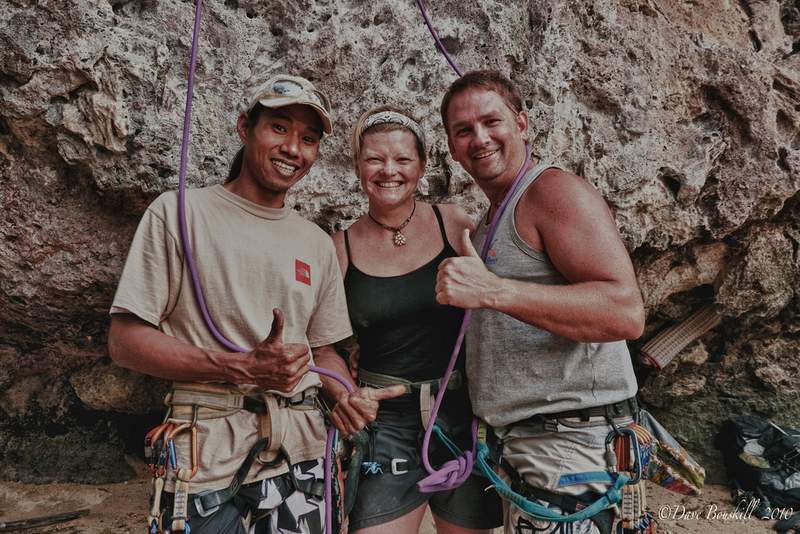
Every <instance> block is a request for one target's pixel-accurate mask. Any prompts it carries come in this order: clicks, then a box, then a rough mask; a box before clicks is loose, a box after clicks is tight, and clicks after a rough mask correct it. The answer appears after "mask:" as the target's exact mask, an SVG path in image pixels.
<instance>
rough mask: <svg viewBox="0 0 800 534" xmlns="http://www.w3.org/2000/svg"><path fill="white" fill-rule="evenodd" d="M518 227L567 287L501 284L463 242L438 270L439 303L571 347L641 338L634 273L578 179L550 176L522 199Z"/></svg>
mask: <svg viewBox="0 0 800 534" xmlns="http://www.w3.org/2000/svg"><path fill="white" fill-rule="evenodd" d="M516 222H517V228H518V230H519V232H520V235H521V237H522V238H523V240H525V242H527V243H528V244H529V245H531V246H532V247H533V248H536V249H539V250H544V251H545V252H546V253H547V255H548V257H549V258H550V261H551V262H552V263H553V266H554V267H555V269H556V270H557V271H558V272H559V273H561V275H562V276H563V277H564V278H565V279H566V280H567V284H565V285H543V284H536V283H531V282H522V281H518V280H510V279H504V278H500V277H498V276H496V275H495V274H493V273H491V272H490V271H488V270H487V269H486V268H485V266H484V265H483V263H482V262H481V260H480V258H479V257H478V254H477V253H476V252H475V251H474V249H473V248H472V247H471V243H464V247H466V246H467V245H469V255H468V256H462V257H460V258H449V259H447V260H445V261H444V262H442V264H441V265H440V267H439V275H438V278H437V284H436V298H437V300H438V301H439V302H440V303H443V304H451V305H454V306H459V307H462V308H490V309H494V310H497V311H500V312H503V313H506V314H508V315H511V316H512V317H515V318H516V319H519V320H520V321H523V322H525V323H528V324H531V325H534V326H537V327H539V328H542V329H544V330H547V331H549V332H552V333H553V334H556V335H559V336H562V337H565V338H568V339H572V340H575V341H583V342H604V341H616V340H621V339H635V338H637V337H639V336H640V335H641V333H642V330H643V328H644V307H643V305H642V297H641V293H640V292H639V287H638V285H637V283H636V277H635V274H634V271H633V266H632V265H631V261H630V258H629V256H628V253H627V251H626V250H625V246H624V245H623V243H622V240H621V238H620V237H619V233H618V231H617V228H616V225H615V224H614V221H613V219H612V217H611V214H610V212H609V210H608V207H607V206H606V204H605V201H604V200H603V198H602V197H601V196H600V194H599V193H598V192H597V191H595V190H594V189H593V188H592V187H591V186H590V185H589V184H588V183H586V182H585V181H584V180H582V179H581V178H579V177H577V176H574V175H571V174H568V173H564V172H561V171H550V172H548V173H546V174H543V175H542V176H541V177H540V178H539V179H538V180H537V182H536V184H535V185H533V186H532V187H531V188H529V189H528V191H527V192H526V193H525V195H523V197H522V199H521V200H520V202H519V204H518V205H517V213H516ZM464 239H465V240H467V237H466V236H465V237H464ZM532 261H533V260H532Z"/></svg>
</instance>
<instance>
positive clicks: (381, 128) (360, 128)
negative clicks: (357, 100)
mask: <svg viewBox="0 0 800 534" xmlns="http://www.w3.org/2000/svg"><path fill="white" fill-rule="evenodd" d="M384 111H390V112H392V113H397V114H399V115H403V117H406V118H408V119H409V120H411V121H413V122H415V123H416V122H417V120H416V119H415V118H414V117H412V116H411V115H410V114H409V113H406V112H405V111H403V110H402V109H400V108H396V107H394V106H379V107H377V108H372V109H370V110H368V111H365V112H364V113H362V114H361V116H360V117H359V118H358V120H357V121H356V126H355V128H354V129H353V137H352V138H351V140H350V148H351V150H352V155H353V167H354V168H355V169H356V170H358V158H359V157H360V156H361V145H362V144H363V143H364V137H365V136H367V135H369V134H373V133H380V132H394V131H397V130H405V131H407V132H411V133H412V134H413V135H414V140H415V141H416V149H417V155H419V159H420V161H422V163H423V165H424V164H425V162H426V161H427V159H428V158H427V154H426V150H427V149H426V147H425V140H424V139H423V138H421V135H420V134H418V133H417V132H415V131H414V130H413V129H411V128H410V127H408V126H405V125H403V124H400V123H399V122H381V123H379V124H375V125H372V126H369V127H365V126H364V125H365V124H366V122H367V119H369V118H370V117H372V116H373V115H375V114H377V113H381V112H384Z"/></svg>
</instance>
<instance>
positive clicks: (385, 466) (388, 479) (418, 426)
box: [350, 411, 503, 532]
mask: <svg viewBox="0 0 800 534" xmlns="http://www.w3.org/2000/svg"><path fill="white" fill-rule="evenodd" d="M440 422H442V421H440ZM422 436H423V429H422V423H421V421H420V416H419V412H416V413H413V412H412V413H407V414H398V413H392V412H384V411H381V412H380V413H379V414H378V419H377V421H375V422H374V423H373V424H372V431H371V436H370V442H371V446H370V449H371V451H370V450H368V451H367V453H366V454H365V458H364V462H365V463H364V465H363V469H362V474H361V479H360V482H359V486H358V494H357V495H356V501H355V505H354V506H353V510H352V511H351V512H350V531H351V532H353V531H355V530H358V529H362V528H367V527H372V526H375V525H381V524H384V523H388V522H389V521H392V520H394V519H397V518H398V517H401V516H403V515H405V514H407V513H409V512H411V511H412V510H414V509H416V508H417V507H419V506H420V505H422V504H423V503H425V502H428V503H429V504H430V507H431V512H433V514H434V515H436V516H438V517H440V518H442V519H444V520H445V521H448V522H450V523H453V524H455V525H458V526H461V527H465V528H473V529H489V528H495V527H498V526H500V525H501V524H502V521H503V512H502V507H501V505H500V498H499V497H498V496H497V493H495V492H494V491H491V490H490V491H484V489H485V488H486V487H487V486H488V485H489V483H488V482H487V480H486V479H485V478H483V477H480V476H477V475H474V474H473V475H472V476H470V477H469V478H468V479H467V481H466V482H465V483H464V484H463V485H462V486H460V487H458V488H456V489H454V490H449V491H440V492H436V493H420V492H419V490H418V489H417V482H418V481H419V480H422V479H423V478H425V476H427V473H426V471H425V468H424V467H423V465H422V459H421V450H422ZM451 438H453V439H455V440H456V442H457V443H459V445H463V446H467V445H468V444H469V441H470V437H469V425H468V423H465V424H463V425H462V428H460V429H458V430H457V431H454V432H453V433H452V434H451ZM430 451H431V454H430V460H431V463H432V465H433V466H434V467H436V466H439V465H441V464H442V463H444V462H446V461H448V460H452V459H453V455H452V454H451V453H450V452H449V450H448V449H447V448H446V447H445V446H444V445H443V444H442V443H440V442H439V440H438V439H437V438H436V436H435V435H432V436H431V446H430Z"/></svg>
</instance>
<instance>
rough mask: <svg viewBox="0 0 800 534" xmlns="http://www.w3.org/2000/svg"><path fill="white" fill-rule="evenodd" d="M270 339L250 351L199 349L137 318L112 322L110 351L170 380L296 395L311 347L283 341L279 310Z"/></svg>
mask: <svg viewBox="0 0 800 534" xmlns="http://www.w3.org/2000/svg"><path fill="white" fill-rule="evenodd" d="M273 313H274V318H273V322H272V328H271V329H270V332H269V335H268V336H267V337H266V338H265V339H264V341H262V342H261V343H259V344H258V345H257V346H256V347H254V348H253V349H252V350H250V351H248V352H242V353H239V352H224V351H214V350H208V349H203V348H200V347H196V346H194V345H192V344H190V343H185V342H183V341H180V340H178V339H175V338H173V337H172V336H169V335H167V334H165V333H163V332H161V331H159V330H157V329H156V328H154V327H153V326H152V325H150V324H148V323H147V322H145V321H143V320H141V319H139V318H138V317H136V316H135V315H131V314H116V315H114V316H113V317H112V319H111V329H110V330H109V333H108V350H109V353H110V355H111V358H112V359H113V360H114V361H115V362H116V363H117V364H118V365H120V366H122V367H126V368H128V369H133V370H134V371H138V372H141V373H144V374H148V375H153V376H157V377H159V378H166V379H168V380H180V381H190V382H191V381H194V382H224V383H228V384H255V385H257V386H259V387H261V388H263V389H273V390H277V391H282V392H285V393H289V392H291V391H292V390H293V389H294V387H295V386H296V385H297V384H298V383H299V382H300V380H301V379H302V378H303V375H305V374H306V372H308V366H309V362H310V355H309V351H308V347H307V346H306V345H304V344H300V343H283V313H282V312H281V311H280V310H278V309H277V308H276V309H275V310H273Z"/></svg>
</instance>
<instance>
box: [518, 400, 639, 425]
mask: <svg viewBox="0 0 800 534" xmlns="http://www.w3.org/2000/svg"><path fill="white" fill-rule="evenodd" d="M638 412H639V404H638V403H637V401H636V397H631V398H630V399H625V400H621V401H619V402H615V403H612V404H604V405H602V406H592V407H591V408H579V409H577V410H566V411H564V412H557V413H545V414H536V415H533V416H531V417H529V418H528V419H526V421H534V422H535V421H542V420H553V419H566V418H569V417H578V418H580V420H581V421H588V420H589V419H591V418H592V417H611V418H615V417H633V416H635V415H636V414H637V413H638Z"/></svg>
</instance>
